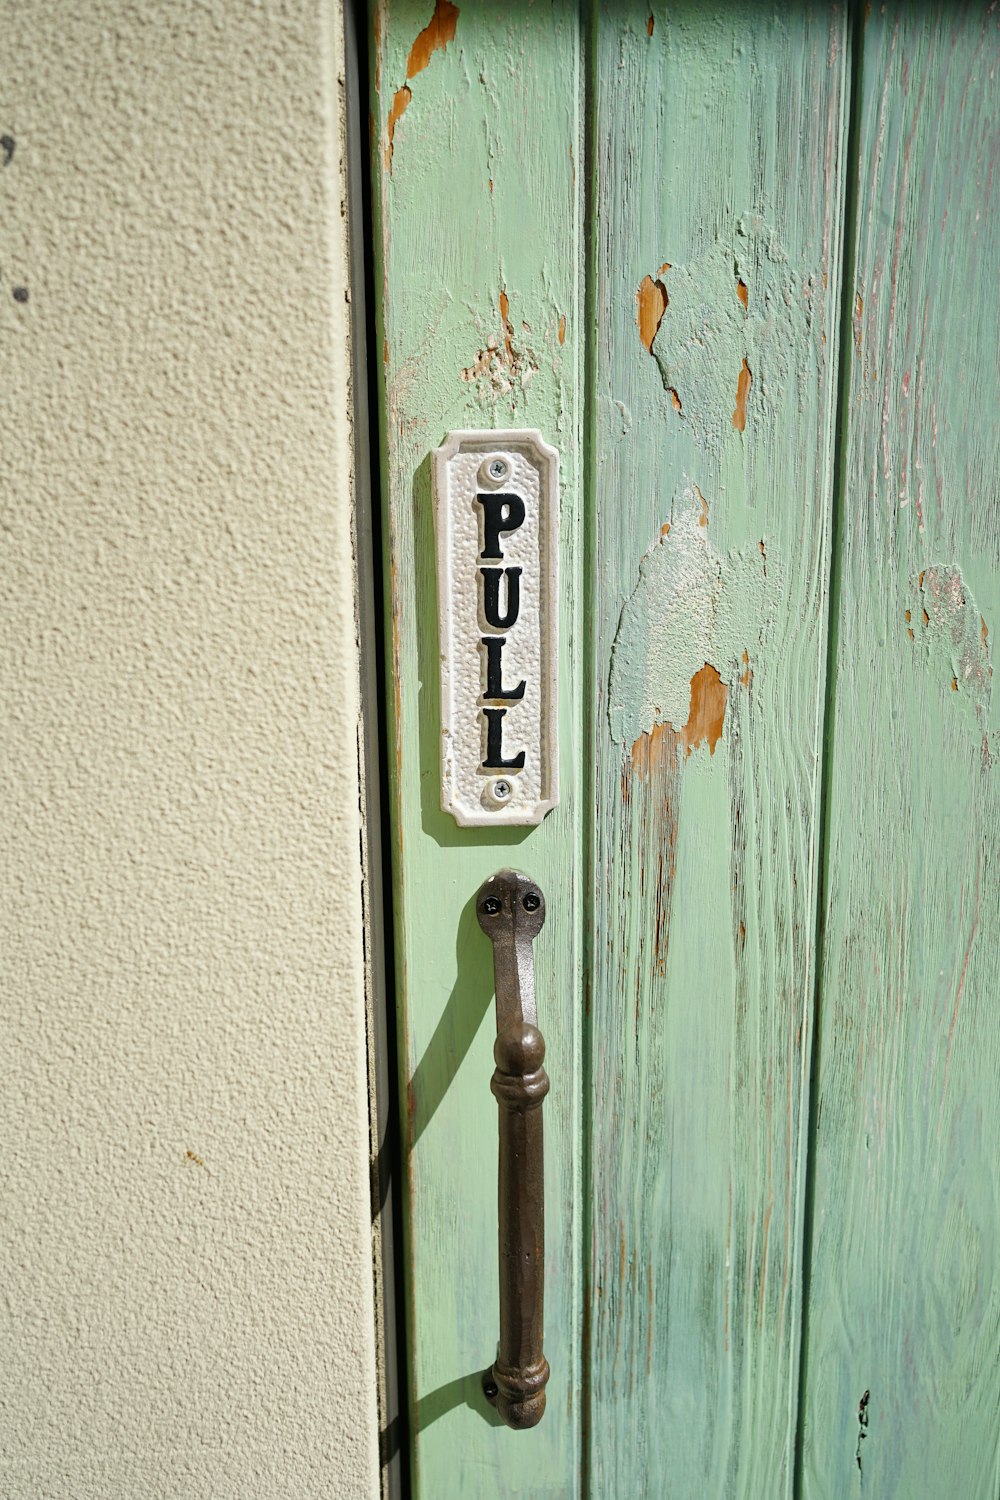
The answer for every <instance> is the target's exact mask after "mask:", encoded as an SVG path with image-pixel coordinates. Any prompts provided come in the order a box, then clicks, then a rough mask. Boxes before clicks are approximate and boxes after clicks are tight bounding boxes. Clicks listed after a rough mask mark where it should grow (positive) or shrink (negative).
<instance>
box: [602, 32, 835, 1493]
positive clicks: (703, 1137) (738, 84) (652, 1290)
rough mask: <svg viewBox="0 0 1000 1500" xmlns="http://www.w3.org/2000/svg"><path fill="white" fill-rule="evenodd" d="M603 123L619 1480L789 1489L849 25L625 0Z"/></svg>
mask: <svg viewBox="0 0 1000 1500" xmlns="http://www.w3.org/2000/svg"><path fill="white" fill-rule="evenodd" d="M597 25H598V35H597V38H596V57H595V76H594V79H593V84H594V89H595V100H596V118H595V125H594V136H595V140H594V146H595V151H596V158H595V163H594V169H595V178H594V182H593V192H594V205H593V208H594V235H595V237H594V243H593V245H592V246H591V252H590V253H591V265H592V273H593V275H594V276H595V277H596V283H595V291H594V307H595V313H596V320H597V326H596V337H597V341H598V346H597V352H596V390H595V397H596V405H595V409H594V411H593V412H590V413H588V420H589V421H592V422H593V423H594V425H595V428H596V438H595V447H594V451H593V453H592V461H593V468H592V473H591V475H590V487H589V492H588V506H589V516H588V525H589V528H590V557H591V572H590V577H589V580H588V583H589V588H590V603H589V605H588V616H589V620H590V624H591V627H592V639H591V640H590V642H589V643H588V649H589V651H590V653H591V663H592V679H593V684H594V711H593V714H592V725H593V736H594V738H593V757H594V769H595V777H596V786H595V791H594V809H595V811H594V827H593V834H592V837H593V889H592V899H593V902H594V917H593V920H592V923H590V924H589V931H590V934H591V937H590V951H589V956H588V963H589V966H590V969H591V1001H590V1014H589V1025H590V1028H591V1054H592V1065H591V1074H592V1085H591V1099H590V1110H589V1113H590V1118H591V1125H592V1136H591V1153H590V1154H591V1163H592V1194H593V1211H592V1224H591V1234H592V1262H591V1271H590V1288H589V1291H590V1318H591V1334H590V1358H589V1363H588V1373H587V1378H588V1382H589V1389H590V1396H589V1399H590V1412H589V1424H588V1426H589V1443H588V1453H589V1458H588V1464H589V1475H590V1491H589V1492H590V1494H591V1495H592V1496H593V1497H595V1500H598V1497H600V1500H619V1497H622V1496H628V1497H630V1500H637V1497H640V1496H650V1497H657V1500H659V1497H662V1496H670V1497H671V1500H709V1497H722V1496H725V1497H727V1500H735V1497H745V1500H761V1497H763V1496H767V1497H769V1500H771V1497H777V1496H782V1495H787V1494H789V1493H790V1483H791V1463H790V1455H791V1448H792V1440H793V1433H794V1426H795V1400H796V1389H797V1373H798V1363H797V1361H798V1329H799V1320H798V1301H799V1296H800V1290H801V1250H800V1245H801V1234H800V1226H801V1196H802V1192H801V1189H802V1162H803V1151H804V1142H803V1129H804V1112H803V1096H804V1088H805V1077H804V1072H805V1069H806V1066H807V1059H808V1057H809V1049H810V1006H811V996H812V989H813V982H814V974H813V932H814V899H815V883H816V863H817V842H818V841H817V832H818V829H817V822H818V816H817V809H818V788H819V755H820V721H821V712H822V700H823V685H824V653H825V644H826V643H825V634H826V619H827V602H828V601H827V577H828V561H829V546H830V515H831V491H832V452H833V429H834V386H835V378H836V358H835V349H836V332H837V296H838V287H839V276H840V226H841V202H842V152H843V140H844V114H845V81H846V77H847V61H846V51H845V41H846V39H845V27H844V21H843V16H842V15H841V14H839V13H838V12H836V11H835V10H833V9H825V8H813V9H807V8H805V7H803V8H802V9H801V10H799V9H798V8H797V7H795V8H787V7H784V6H759V7H758V6H755V7H746V6H740V7H737V6H735V5H734V6H706V5H697V4H693V3H682V4H671V5H670V6H669V7H667V6H654V7H653V12H652V16H650V9H649V7H648V6H642V7H640V6H638V5H632V6H624V5H620V4H609V5H607V6H605V7H602V8H601V9H600V11H599V13H598V21H597Z"/></svg>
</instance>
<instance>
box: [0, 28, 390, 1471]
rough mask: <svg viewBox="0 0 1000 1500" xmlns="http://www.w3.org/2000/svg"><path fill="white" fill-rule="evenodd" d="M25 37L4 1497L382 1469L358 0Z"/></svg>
mask: <svg viewBox="0 0 1000 1500" xmlns="http://www.w3.org/2000/svg"><path fill="white" fill-rule="evenodd" d="M3 54H4V61H3V67H2V77H3V87H2V89H0V134H2V135H5V136H9V137H10V138H11V139H12V140H13V142H14V149H13V155H12V156H11V157H10V160H9V163H8V164H7V165H6V166H5V167H3V168H2V169H0V391H2V394H0V955H2V957H0V1060H2V1068H3V1083H2V1088H0V1141H2V1143H3V1145H2V1150H0V1351H2V1352H0V1495H2V1496H3V1497H4V1500H46V1497H53V1500H55V1497H59V1500H62V1497H66V1500H70V1497H72V1500H90V1497H94V1500H155V1497H159V1496H163V1497H172V1500H173V1497H185V1500H195V1497H199V1500H200V1497H205V1500H226V1497H240V1500H252V1497H258V1496H260V1497H268V1500H271V1497H277V1496H282V1497H285V1496H287V1497H294V1500H308V1497H311V1496H323V1497H331V1496H334V1497H341V1496H343V1497H348V1500H363V1497H366V1496H369V1495H373V1494H374V1493H375V1492H376V1490H377V1483H376V1479H377V1457H376V1453H377V1419H376V1413H375V1404H374V1403H375V1394H374V1393H375V1368H374V1351H373V1337H372V1328H373V1312H372V1291H371V1251H370V1228H369V1224H368V1194H367V1181H366V1170H367V1105H366V1097H365V1056H364V1046H365V1042H364V1037H365V1030H364V986H363V974H362V943H361V931H360V921H361V906H360V874H359V865H358V849H359V837H358V829H359V796H358V770H357V721H358V694H359V690H358V683H357V678H356V672H357V660H356V652H355V627H354V605H353V574H352V553H351V513H350V506H351V494H350V486H351V478H350V434H349V428H348V423H347V403H348V390H347V347H346V340H347V314H348V308H347V306H346V300H345V285H346V281H345V266H344V224H343V220H342V214H341V204H342V197H343V185H342V181H341V174H340V163H339V140H340V130H341V124H340V120H339V108H340V85H339V81H338V73H339V70H340V37H339V15H338V7H337V5H336V4H335V0H267V3H266V4H265V3H253V0H246V3H244V4H240V3H233V0H215V3H212V0H202V3H199V0H142V3H125V0H31V3H30V4H23V5H13V4H8V5H5V6H4V7H3ZM6 154H7V151H6V149H5V150H4V151H3V152H2V153H0V161H2V160H3V159H4V156H5V155H6ZM15 288H18V289H20V288H26V289H27V300H23V293H22V292H20V291H19V292H18V294H17V297H15ZM18 299H20V300H18Z"/></svg>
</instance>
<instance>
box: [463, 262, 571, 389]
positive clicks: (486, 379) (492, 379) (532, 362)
mask: <svg viewBox="0 0 1000 1500" xmlns="http://www.w3.org/2000/svg"><path fill="white" fill-rule="evenodd" d="M497 311H498V312H499V314H500V332H499V334H496V333H490V334H487V336H486V342H485V345H484V347H483V348H481V349H479V350H477V352H476V357H475V359H473V361H472V363H471V364H469V365H466V366H465V367H464V368H463V369H462V371H461V377H462V379H463V380H464V381H466V383H467V384H469V385H474V386H475V387H476V399H477V400H478V402H479V405H480V406H490V405H492V406H496V405H497V404H498V403H500V402H505V403H506V404H509V405H510V408H511V411H516V409H517V407H518V404H519V401H520V398H521V397H522V396H523V394H524V393H525V392H526V391H527V389H528V387H529V386H530V384H531V382H532V380H533V379H534V377H535V375H536V374H537V372H538V359H537V358H536V356H535V353H534V351H533V350H532V349H531V348H528V347H525V346H523V345H522V344H521V342H520V340H518V342H516V343H515V335H514V325H513V322H512V321H511V311H510V296H509V295H508V292H507V288H506V286H503V285H501V287H500V293H499V296H498V298H497ZM521 328H522V330H526V331H528V332H530V328H529V326H528V324H527V323H525V322H524V321H523V320H522V322H521ZM563 328H565V322H563Z"/></svg>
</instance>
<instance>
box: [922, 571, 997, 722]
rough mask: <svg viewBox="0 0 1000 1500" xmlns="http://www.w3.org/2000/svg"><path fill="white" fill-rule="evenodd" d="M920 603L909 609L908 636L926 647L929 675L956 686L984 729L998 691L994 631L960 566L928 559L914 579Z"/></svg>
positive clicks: (923, 651)
mask: <svg viewBox="0 0 1000 1500" xmlns="http://www.w3.org/2000/svg"><path fill="white" fill-rule="evenodd" d="M910 588H911V590H912V594H913V597H914V599H915V602H916V604H917V605H918V606H919V622H920V623H919V625H917V626H916V627H914V624H913V621H914V616H915V614H916V610H915V609H914V607H913V606H909V607H907V609H906V610H905V611H904V620H905V623H906V631H907V636H908V637H909V639H910V640H912V641H913V642H914V645H915V646H917V647H918V649H920V650H921V652H922V654H923V659H924V662H925V664H926V667H927V669H928V672H929V673H930V675H931V676H932V677H933V678H935V679H936V680H937V681H939V682H941V683H943V684H945V685H948V686H950V687H951V690H952V692H953V693H955V694H957V695H958V698H959V699H960V700H962V701H963V703H964V704H965V705H967V707H968V709H969V710H970V711H971V713H972V715H974V720H975V723H976V724H977V725H978V726H979V727H981V726H982V724H983V721H984V720H985V718H986V716H987V714H988V712H989V709H990V704H991V699H992V694H993V663H992V661H991V655H990V639H989V630H988V628H987V625H986V621H985V619H984V617H983V615H982V614H981V612H980V610H979V608H978V606H977V604H976V601H975V599H974V598H973V597H972V591H971V590H970V588H969V586H968V584H967V583H966V581H965V579H964V578H963V576H962V572H961V569H960V568H957V567H955V566H954V565H952V564H950V563H929V564H928V565H927V567H926V568H922V569H921V570H920V572H919V573H915V574H913V575H912V577H911V578H910Z"/></svg>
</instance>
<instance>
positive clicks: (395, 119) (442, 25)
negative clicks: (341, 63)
mask: <svg viewBox="0 0 1000 1500" xmlns="http://www.w3.org/2000/svg"><path fill="white" fill-rule="evenodd" d="M457 25H458V6H457V5H452V4H451V3H450V0H437V4H436V5H435V7H434V14H433V15H432V16H431V18H430V20H429V21H428V23H427V25H426V26H425V27H424V29H423V31H421V32H420V33H419V34H418V36H417V39H416V41H415V42H414V43H413V46H412V47H411V48H410V55H409V57H408V58H407V59H406V76H407V78H408V79H409V78H415V77H416V76H417V74H418V73H422V72H423V71H424V69H425V68H426V67H427V65H428V63H429V62H430V60H431V58H432V57H433V55H434V53H435V52H443V51H444V50H445V48H446V47H447V45H448V43H449V42H451V41H454V39H455V28H456V26H457ZM377 66H378V71H379V73H381V53H379V54H378V63H377ZM412 98H413V90H412V89H411V88H410V87H409V85H408V84H406V83H404V84H403V85H402V87H401V88H398V89H397V90H396V92H395V93H394V94H393V96H392V104H391V106H390V108H389V118H388V120H387V122H386V136H387V142H386V148H385V167H386V171H387V172H391V171H392V157H393V152H394V151H395V149H396V147H395V135H396V126H397V125H398V124H399V121H400V119H401V118H402V116H403V115H404V114H405V113H406V110H407V109H408V108H409V104H410V100H411V99H412ZM492 190H493V188H492V183H491V184H490V191H491V192H492Z"/></svg>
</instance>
